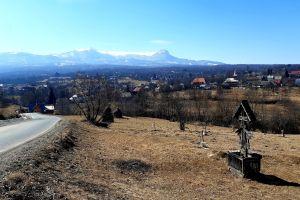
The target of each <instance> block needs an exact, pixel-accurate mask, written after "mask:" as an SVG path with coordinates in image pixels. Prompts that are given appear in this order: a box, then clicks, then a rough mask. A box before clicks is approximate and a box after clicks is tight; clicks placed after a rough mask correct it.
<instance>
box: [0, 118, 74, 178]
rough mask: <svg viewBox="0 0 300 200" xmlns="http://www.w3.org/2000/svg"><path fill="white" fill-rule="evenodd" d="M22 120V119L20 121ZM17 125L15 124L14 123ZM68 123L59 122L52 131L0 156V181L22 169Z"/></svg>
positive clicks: (64, 121)
mask: <svg viewBox="0 0 300 200" xmlns="http://www.w3.org/2000/svg"><path fill="white" fill-rule="evenodd" d="M20 120H22V119H20ZM16 123H17V122H16ZM68 124H69V122H68V121H66V120H61V121H60V122H58V123H57V124H56V125H55V126H54V127H53V128H52V129H50V130H49V131H47V132H46V133H45V134H43V135H41V136H39V137H37V138H35V139H33V140H31V141H28V142H26V143H24V144H22V145H20V146H18V147H16V148H13V149H11V150H9V151H6V152H3V153H1V154H0V160H1V162H0V179H2V178H3V177H4V176H5V175H7V173H9V171H11V170H13V169H17V168H20V167H22V162H25V161H26V160H29V159H31V158H32V155H34V154H36V153H38V152H39V151H41V149H44V148H45V147H47V146H48V145H49V144H51V143H53V141H54V140H55V138H56V137H57V136H58V135H59V134H60V133H62V131H63V130H64V129H65V128H66V127H67V126H68Z"/></svg>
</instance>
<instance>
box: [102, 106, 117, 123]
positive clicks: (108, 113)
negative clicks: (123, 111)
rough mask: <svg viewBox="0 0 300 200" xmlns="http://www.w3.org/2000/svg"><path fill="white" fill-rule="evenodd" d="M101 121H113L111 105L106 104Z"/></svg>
mask: <svg viewBox="0 0 300 200" xmlns="http://www.w3.org/2000/svg"><path fill="white" fill-rule="evenodd" d="M101 121H102V122H108V123H112V122H114V115H113V113H112V110H111V107H110V106H107V107H106V108H105V110H104V112H103V114H102V120H101Z"/></svg>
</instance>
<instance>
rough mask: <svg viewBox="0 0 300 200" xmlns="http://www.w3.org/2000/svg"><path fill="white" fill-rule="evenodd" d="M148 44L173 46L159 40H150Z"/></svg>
mask: <svg viewBox="0 0 300 200" xmlns="http://www.w3.org/2000/svg"><path fill="white" fill-rule="evenodd" d="M150 43H152V44H159V45H170V44H173V42H172V41H169V40H161V39H157V40H151V41H150Z"/></svg>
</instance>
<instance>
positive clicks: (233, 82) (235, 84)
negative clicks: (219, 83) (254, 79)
mask: <svg viewBox="0 0 300 200" xmlns="http://www.w3.org/2000/svg"><path fill="white" fill-rule="evenodd" d="M223 85H226V86H228V87H238V86H239V81H238V80H236V79H235V78H227V79H226V80H225V81H224V83H223Z"/></svg>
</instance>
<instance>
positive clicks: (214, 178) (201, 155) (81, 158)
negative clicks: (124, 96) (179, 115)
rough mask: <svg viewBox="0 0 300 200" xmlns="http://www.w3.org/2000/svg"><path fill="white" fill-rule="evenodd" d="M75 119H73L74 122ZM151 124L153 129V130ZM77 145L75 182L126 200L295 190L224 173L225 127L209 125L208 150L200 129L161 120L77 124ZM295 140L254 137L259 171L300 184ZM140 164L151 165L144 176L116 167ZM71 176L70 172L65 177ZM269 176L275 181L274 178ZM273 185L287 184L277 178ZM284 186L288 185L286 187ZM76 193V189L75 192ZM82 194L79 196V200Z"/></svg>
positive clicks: (228, 143) (228, 138)
mask: <svg viewBox="0 0 300 200" xmlns="http://www.w3.org/2000/svg"><path fill="white" fill-rule="evenodd" d="M77 120H78V119H77ZM153 122H155V125H156V128H157V129H158V130H157V131H154V130H153V127H152V124H153ZM79 125H80V134H79V136H78V138H80V139H79V141H78V145H79V146H78V147H76V149H75V153H74V157H73V158H72V162H74V163H78V167H79V168H80V171H81V172H82V173H80V174H77V175H75V179H78V180H84V181H85V182H88V183H92V184H94V185H99V186H105V187H107V188H110V190H111V191H114V193H118V194H119V195H121V196H125V197H127V198H129V199H253V198H256V199H284V198H285V199H297V198H299V196H300V188H299V187H294V186H275V185H272V184H271V181H268V183H269V184H263V183H259V182H255V181H250V180H245V179H240V178H236V177H234V176H233V175H231V173H229V172H228V170H227V165H226V160H225V159H224V158H222V157H221V155H222V151H227V150H231V149H236V148H237V147H238V140H237V137H236V135H235V134H234V133H233V132H232V129H230V128H221V127H209V130H210V131H211V133H210V134H209V135H208V136H206V137H205V141H206V142H207V143H208V145H209V146H210V148H209V149H203V148H199V147H198V145H197V144H196V143H197V141H198V136H197V135H196V134H195V133H196V130H199V127H196V126H193V125H189V126H188V127H189V130H188V131H185V132H180V131H178V125H177V124H176V123H172V122H169V121H166V120H159V119H151V118H131V119H122V120H117V122H116V123H114V124H113V125H112V127H111V128H110V129H98V128H96V127H92V126H90V125H88V124H85V123H82V122H80V123H79ZM299 143H300V137H299V136H296V135H294V136H287V137H286V138H282V137H280V136H277V135H263V134H260V133H257V134H255V136H254V139H253V149H254V150H257V151H259V152H260V153H262V154H263V155H264V157H263V161H262V172H263V173H265V174H268V175H274V176H277V177H279V178H281V179H283V180H286V181H288V182H295V183H300V168H299V166H300V156H299V152H300V146H299ZM132 159H135V160H140V161H143V162H145V163H147V164H149V165H151V166H152V168H151V170H150V171H149V172H146V173H144V172H143V173H142V172H138V171H127V170H124V169H119V168H118V167H117V166H116V165H115V164H114V163H115V162H116V161H120V160H121V161H128V160H132ZM68 175H69V176H72V177H74V174H68ZM273 178H274V177H273ZM274 183H283V184H284V185H285V184H287V183H286V182H283V181H282V180H278V179H277V180H275V182H274ZM287 185H289V184H287ZM78 191H80V192H79V193H78ZM62 192H65V193H66V195H69V196H70V197H72V198H74V199H78V198H79V199H80V198H82V197H83V196H86V197H87V196H89V195H93V194H92V192H91V191H86V190H82V189H81V188H80V187H78V186H75V187H74V186H72V187H69V188H68V189H65V188H64V189H63V190H62ZM81 195H83V196H81Z"/></svg>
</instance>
